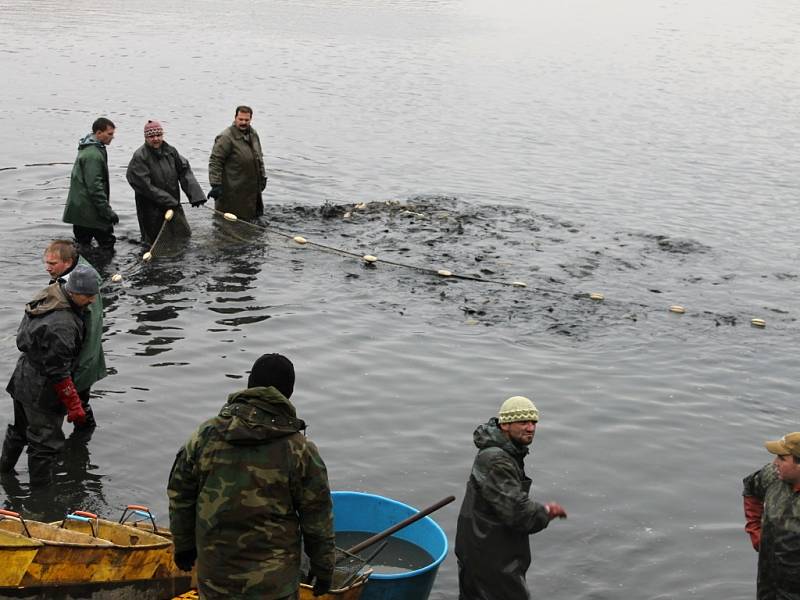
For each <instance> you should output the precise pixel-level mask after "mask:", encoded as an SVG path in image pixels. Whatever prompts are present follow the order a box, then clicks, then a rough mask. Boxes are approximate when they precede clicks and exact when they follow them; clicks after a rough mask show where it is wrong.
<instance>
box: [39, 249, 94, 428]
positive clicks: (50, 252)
mask: <svg viewBox="0 0 800 600" xmlns="http://www.w3.org/2000/svg"><path fill="white" fill-rule="evenodd" d="M78 265H85V266H87V267H89V268H90V269H92V270H93V271H94V270H95V269H94V267H93V266H92V265H91V264H90V263H89V261H87V260H86V259H85V258H84V257H82V256H80V255H79V254H78V250H77V249H76V248H75V244H73V243H72V242H71V241H70V240H53V241H52V242H51V243H50V245H49V246H47V248H46V249H45V251H44V267H45V269H46V270H47V273H48V274H49V275H50V283H55V282H56V281H63V282H65V283H66V282H67V281H68V280H69V277H70V275H71V274H72V272H73V270H74V269H75V267H77V266H78ZM95 275H96V277H97V284H98V286H99V285H100V284H101V283H102V278H101V277H100V275H99V274H97V273H96V272H95ZM83 321H84V323H85V325H86V334H85V336H84V338H83V345H82V346H81V353H80V355H79V356H78V367H77V370H76V371H75V373H74V375H73V376H72V380H73V381H74V382H75V387H76V388H77V390H78V396H79V397H80V399H81V404H82V405H83V411H84V412H85V413H86V419H85V420H84V421H83V423H81V424H79V423H75V429H84V430H89V429H92V428H94V427H96V426H97V422H96V421H95V418H94V411H92V407H91V406H90V405H89V398H90V396H91V391H92V390H91V388H92V386H93V385H94V384H95V383H96V382H98V381H100V380H101V379H102V378H103V377H105V376H106V375H107V372H106V359H105V354H104V353H103V297H102V296H101V295H100V294H99V293H98V294H97V295H96V296H95V299H94V302H92V303H91V304H90V305H89V306H87V307H86V309H85V310H84V312H83Z"/></svg>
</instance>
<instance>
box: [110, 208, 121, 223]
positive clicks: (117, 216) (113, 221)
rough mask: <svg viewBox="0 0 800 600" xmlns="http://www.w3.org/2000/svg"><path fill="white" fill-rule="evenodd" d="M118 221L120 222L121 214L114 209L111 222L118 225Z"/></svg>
mask: <svg viewBox="0 0 800 600" xmlns="http://www.w3.org/2000/svg"><path fill="white" fill-rule="evenodd" d="M109 210H111V209H109ZM117 223H119V215H118V214H117V213H115V212H114V211H113V210H112V211H111V224H112V225H116V224H117Z"/></svg>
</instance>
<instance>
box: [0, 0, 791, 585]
mask: <svg viewBox="0 0 800 600" xmlns="http://www.w3.org/2000/svg"><path fill="white" fill-rule="evenodd" d="M220 11H221V9H220V5H219V4H218V3H212V2H194V3H192V5H191V9H188V8H186V7H183V6H178V5H175V6H171V7H169V6H162V5H161V4H157V3H155V2H151V1H145V2H140V3H138V4H135V5H133V4H131V3H123V2H120V1H110V2H106V3H104V4H103V5H102V7H101V6H99V5H97V4H96V3H94V2H87V1H79V2H70V3H62V2H19V1H17V2H14V1H12V2H6V3H4V6H3V10H2V11H0V33H2V35H0V61H2V67H3V73H4V75H5V78H6V81H7V84H6V85H4V86H2V89H0V107H1V108H0V133H1V134H2V136H3V139H4V140H6V143H5V144H4V145H3V147H2V149H0V169H3V170H0V199H2V202H3V206H4V208H5V212H4V216H3V217H2V218H0V247H2V251H3V252H2V254H3V257H4V258H3V259H2V261H3V274H4V275H5V277H4V281H5V284H6V285H5V291H4V294H3V299H2V301H0V327H2V329H0V337H2V342H3V344H4V345H5V347H6V352H4V353H3V354H2V355H1V356H0V372H4V373H7V374H8V375H10V373H11V371H12V369H13V365H14V362H15V361H16V350H15V348H14V341H13V340H14V333H15V331H16V326H17V324H18V322H19V319H20V318H21V314H22V306H23V304H24V302H25V301H27V300H28V299H29V297H30V296H31V295H32V294H33V293H34V292H35V291H36V290H37V289H38V288H39V287H41V286H42V285H43V284H44V283H46V279H45V277H46V273H45V272H44V269H43V267H42V265H41V253H42V250H43V248H44V246H45V245H46V243H47V242H48V241H49V240H50V239H52V238H54V237H59V236H67V235H69V233H70V231H69V229H68V228H67V227H66V226H65V225H64V224H62V223H61V221H60V215H61V210H62V206H63V202H64V199H65V197H66V192H67V188H68V176H69V170H70V166H71V162H72V160H73V159H74V155H75V148H76V143H77V140H78V138H80V137H81V136H82V135H83V134H85V133H86V132H87V131H88V129H89V126H90V124H91V121H92V120H93V119H94V118H95V117H96V116H98V115H101V114H104V115H107V116H109V117H110V118H112V119H113V120H114V121H115V123H116V124H117V135H116V138H115V139H114V142H113V144H112V145H111V146H110V147H109V162H110V169H111V176H112V182H111V185H112V202H113V204H114V207H115V209H116V210H117V211H118V212H119V213H120V216H121V222H120V225H119V227H118V235H119V237H120V241H119V243H118V245H117V253H116V255H115V256H114V257H113V259H112V260H111V262H110V263H109V264H107V265H99V266H100V267H101V268H102V269H103V271H104V272H105V273H106V274H108V275H110V274H112V273H116V272H120V273H123V274H125V280H124V282H123V284H121V285H110V284H109V285H108V286H107V288H106V294H105V296H106V301H107V303H108V309H107V311H106V326H107V332H106V337H105V342H104V345H105V348H106V352H107V362H108V364H109V367H110V368H111V375H110V376H109V377H108V378H106V379H104V380H103V381H101V382H99V383H98V384H97V385H96V386H95V392H96V393H97V395H98V397H97V398H96V399H95V400H94V406H95V411H96V414H97V418H98V421H99V423H100V426H99V427H98V429H97V431H96V432H95V433H94V435H93V437H92V439H91V441H90V442H89V443H88V445H87V443H86V440H79V439H71V440H70V442H69V446H70V450H69V452H70V454H69V459H68V460H67V462H66V463H65V466H64V469H63V473H62V474H61V475H60V476H59V481H58V483H57V485H56V486H54V487H53V489H52V490H49V491H48V493H47V494H43V495H37V496H34V497H31V495H30V493H29V490H28V489H27V485H26V481H27V473H26V472H25V469H23V470H22V473H21V477H20V485H19V487H17V488H14V487H13V486H10V485H7V486H6V487H5V488H4V491H2V490H0V494H2V495H3V497H4V499H5V505H6V506H8V507H11V508H14V509H16V510H22V511H23V512H25V513H26V514H29V515H32V516H45V517H47V518H48V519H50V518H57V517H59V516H61V515H62V514H63V512H64V511H65V510H66V509H67V508H84V509H87V510H92V511H94V512H98V513H100V514H102V515H106V516H111V517H113V516H116V515H117V514H118V513H119V512H121V510H122V508H123V507H124V505H126V504H128V503H134V502H135V503H143V504H147V505H149V506H150V507H151V508H152V509H153V510H154V512H155V513H156V514H157V515H158V516H159V517H160V519H159V521H160V522H161V523H166V507H167V500H166V494H165V485H166V479H167V475H168V472H169V468H170V465H171V463H172V458H173V456H174V453H175V452H176V451H177V448H178V446H179V445H180V444H181V443H182V442H183V441H184V439H185V438H186V437H187V436H188V435H189V433H190V432H191V431H192V430H193V429H194V428H195V427H196V426H197V425H198V424H199V422H201V421H202V420H204V419H205V418H207V417H209V416H210V415H212V414H214V413H215V412H216V411H217V410H218V408H219V407H220V405H221V404H222V403H223V401H224V399H225V397H226V395H227V394H228V393H230V392H232V391H235V390H237V389H239V388H240V387H243V386H244V382H245V379H244V378H245V377H246V372H247V370H248V369H249V367H250V365H251V364H252V362H253V360H254V359H255V358H256V357H257V356H258V355H260V354H261V353H263V352H271V351H278V352H283V353H285V354H287V355H288V356H289V357H290V358H291V359H292V360H293V361H294V363H295V366H296V370H297V373H298V381H297V385H296V388H295V396H294V397H293V400H294V401H295V403H296V405H297V407H298V412H299V414H300V416H302V417H303V418H304V419H305V420H306V421H307V422H308V424H309V435H310V437H311V438H313V439H314V440H315V442H317V444H318V445H319V447H320V449H321V452H322V454H323V456H324V458H325V460H326V463H327V464H328V469H329V475H330V478H331V482H332V486H333V487H334V488H335V489H339V490H348V489H352V490H361V491H368V492H375V493H380V494H384V495H387V496H390V497H392V498H396V499H398V500H400V501H402V502H405V503H407V504H410V505H412V506H417V507H422V506H427V505H429V504H432V503H433V502H435V501H436V500H438V499H440V498H442V497H445V496H447V495H449V494H454V495H456V496H457V498H458V501H457V502H456V503H453V504H451V505H449V506H448V507H445V508H443V509H442V510H441V511H439V512H438V513H437V514H436V516H435V518H436V520H437V522H439V523H440V524H441V525H442V527H443V528H444V529H445V531H446V532H447V534H448V538H449V540H450V542H451V543H452V540H453V537H454V533H455V523H456V515H457V512H458V504H459V503H460V499H461V497H462V495H463V489H464V484H465V481H466V478H467V476H468V473H469V468H470V464H471V462H472V458H473V456H474V447H473V446H472V443H471V435H472V431H473V429H474V428H475V426H476V425H478V424H479V423H481V422H483V421H485V420H486V419H488V418H489V417H490V416H492V415H493V414H494V411H496V409H497V407H498V406H499V405H500V403H501V402H502V400H503V399H505V398H506V397H508V396H511V395H515V394H524V395H528V396H531V397H532V398H534V399H535V401H536V402H537V405H538V407H539V409H540V411H541V414H542V421H541V424H540V426H539V428H538V430H537V436H536V440H535V442H534V446H533V456H532V457H531V458H530V459H529V460H528V469H529V471H530V473H531V474H532V475H533V477H534V481H535V484H534V493H535V495H536V497H537V498H538V499H540V500H542V501H548V500H552V501H557V502H560V503H561V504H563V505H564V507H565V508H566V510H567V511H568V513H569V519H567V520H566V521H564V522H557V523H554V524H553V526H552V527H551V528H549V529H548V530H546V531H544V532H542V533H541V534H538V535H537V536H535V538H533V553H534V562H533V566H532V568H531V570H530V571H529V574H528V576H529V578H528V579H529V584H530V589H531V591H532V593H533V595H534V597H539V598H551V599H553V600H558V599H570V600H571V599H576V598H578V599H589V598H591V599H599V598H609V599H619V598H631V599H637V600H638V599H641V598H651V599H666V598H688V597H698V598H703V599H704V600H713V599H720V600H722V599H725V600H729V599H744V598H750V597H753V595H754V588H755V584H754V581H755V558H756V556H755V554H754V553H753V551H752V549H751V548H750V544H749V541H748V539H747V536H746V534H744V532H743V531H742V527H743V518H742V511H741V500H740V493H741V491H740V490H741V478H742V477H743V476H745V475H746V474H748V473H749V472H751V471H753V470H755V469H756V468H758V467H760V466H761V465H762V464H764V463H765V462H767V461H768V460H769V455H768V454H767V453H766V451H765V450H764V449H763V447H762V446H761V444H762V442H763V441H764V440H766V439H774V438H776V437H778V436H780V435H782V434H783V433H785V432H787V431H793V430H797V429H800V427H799V426H798V421H797V412H796V406H797V404H796V397H797V384H796V373H797V368H798V361H797V358H796V355H797V352H796V348H797V344H796V340H797V333H798V324H797V320H796V315H797V314H798V309H799V308H800V307H799V306H798V295H797V290H798V287H797V286H798V277H800V274H799V273H798V268H797V263H798V250H797V246H796V243H795V242H796V238H797V226H796V215H797V213H798V203H799V202H800V201H798V198H799V197H800V195H798V193H797V191H798V188H799V187H800V180H799V179H798V169H797V164H798V146H797V140H798V139H800V122H799V121H798V120H797V115H796V101H795V99H796V98H797V97H798V96H800V72H799V71H800V66H798V65H800V63H798V62H797V60H796V57H797V56H799V55H800V47H798V46H800V42H798V40H800V35H798V34H800V8H798V6H797V5H794V4H786V3H781V2H776V1H774V0H767V1H762V2H755V1H754V0H741V1H737V2H734V3H730V2H722V1H721V0H710V1H709V2H703V3H687V2H682V1H678V0H669V1H667V2H655V1H652V0H644V1H638V2H633V1H629V0H620V1H618V2H615V3H612V4H608V3H604V4H601V3H593V2H588V1H586V0H568V1H566V2H563V1H562V2H554V1H549V0H548V1H545V2H540V3H535V4H531V3H523V2H518V1H516V0H505V1H501V2H493V3H490V2H487V1H485V0H468V1H467V2H455V1H447V0H440V1H436V2H432V1H425V2H423V1H415V0H398V1H392V2H382V3H379V4H377V5H376V4H375V3H366V2H363V0H349V1H348V2H329V1H324V2H315V3H307V2H306V3H297V2H287V1H269V2H238V1H237V2H230V3H227V4H226V5H225V9H224V11H225V12H220ZM240 103H248V104H251V105H253V107H254V109H255V115H254V121H253V125H254V127H256V128H257V129H258V131H259V133H260V135H261V139H262V143H263V145H264V148H265V153H266V157H267V169H268V172H269V176H270V180H269V184H268V187H267V218H268V221H269V223H270V227H271V228H273V230H278V231H280V232H286V233H288V234H290V235H295V234H301V235H303V236H305V237H307V238H308V239H309V240H312V241H316V242H319V243H321V244H325V245H329V246H333V247H336V248H343V249H346V250H349V251H352V252H354V253H356V254H357V255H361V254H367V253H369V254H373V255H376V256H378V257H379V258H381V259H387V260H391V261H394V262H400V263H403V264H408V265H415V266H420V267H424V268H426V269H427V268H430V269H433V270H438V269H448V270H450V271H452V272H454V273H456V274H459V275H461V274H463V275H467V276H469V277H473V278H482V279H484V280H492V282H487V281H484V282H477V281H473V280H468V279H467V280H465V279H454V278H442V277H438V276H435V275H432V274H431V273H429V272H426V271H422V270H415V269H409V268H404V267H396V266H391V265H387V264H386V263H380V262H379V263H378V264H377V266H375V267H372V268H370V267H367V266H365V265H364V264H363V263H362V262H361V261H359V260H357V259H354V258H352V257H349V256H346V255H340V254H335V253H329V252H322V251H319V250H317V249H315V248H313V247H311V246H308V245H307V246H298V245H297V244H295V243H294V242H291V241H290V240H288V239H287V238H284V237H282V236H281V235H279V234H278V233H274V232H272V233H267V234H264V233H263V232H253V231H248V230H245V229H244V228H243V226H230V224H228V226H226V227H219V226H217V225H214V224H213V223H212V213H211V212H210V211H209V210H207V209H206V208H198V209H190V208H188V207H187V209H186V210H187V213H188V218H189V221H190V223H191V225H192V227H193V230H194V236H193V238H192V240H191V243H190V244H189V246H188V247H187V248H185V249H184V250H182V251H181V250H179V249H171V250H170V251H167V249H166V248H164V249H162V250H161V251H160V252H157V253H156V259H155V260H154V261H153V262H152V263H150V264H147V265H143V264H142V263H141V260H140V257H141V254H142V252H143V251H144V248H142V247H140V246H139V245H138V243H137V240H138V230H137V225H136V217H135V210H134V207H133V206H134V205H133V194H132V193H131V190H130V189H129V187H128V186H127V183H126V182H125V179H124V171H125V167H126V165H127V162H128V160H129V158H130V156H131V154H132V152H133V151H134V150H135V149H136V148H137V147H138V146H139V145H140V144H141V142H142V140H141V127H142V125H143V124H144V122H145V121H146V120H147V119H149V118H157V119H159V120H161V121H162V122H163V123H164V125H165V128H166V139H167V140H168V141H169V142H170V143H172V144H174V145H175V146H176V147H177V148H178V149H179V150H180V151H181V152H182V153H183V154H184V155H185V156H187V158H188V159H189V160H190V162H191V163H192V165H193V167H194V170H195V173H196V174H197V176H198V179H199V180H200V181H201V183H202V184H203V186H204V187H207V166H206V165H207V157H208V152H209V151H210V148H211V144H212V141H213V138H214V136H215V135H216V134H217V133H218V132H219V131H220V130H221V129H223V128H224V127H225V126H226V125H228V124H229V121H230V119H231V117H232V112H233V108H234V107H235V106H236V105H237V104H240ZM26 165H31V166H26ZM326 203H328V204H327V206H326ZM361 203H364V206H363V208H356V206H359V205H360V204H361ZM348 213H349V216H347V217H345V215H346V214H348ZM513 281H523V282H526V283H527V286H528V287H526V288H520V287H513V286H509V285H505V284H508V283H510V282H513ZM498 282H499V283H498ZM591 292H601V293H603V294H604V295H605V300H604V301H603V302H600V303H598V302H593V301H591V300H589V299H588V294H589V293H591ZM672 304H680V305H683V306H685V307H686V314H684V315H678V314H673V313H670V312H669V311H668V310H667V307H668V306H670V305H672ZM753 317H760V318H763V319H765V320H766V322H767V326H766V328H765V329H757V328H753V327H751V326H750V324H749V323H750V319H751V318H753ZM10 406H11V405H10V402H8V403H7V405H6V407H7V409H8V410H7V411H6V412H5V413H4V414H3V415H2V416H0V427H1V426H2V425H4V424H5V422H7V420H8V419H9V417H10ZM456 589H457V579H456V565H455V559H454V557H453V555H452V554H450V555H449V556H448V558H447V560H446V561H445V563H444V564H443V565H442V567H441V569H440V571H439V575H438V578H437V582H436V585H435V588H434V591H433V593H432V594H431V598H432V599H433V600H443V599H448V600H450V599H454V598H456V597H457V592H456Z"/></svg>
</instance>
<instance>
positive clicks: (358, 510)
mask: <svg viewBox="0 0 800 600" xmlns="http://www.w3.org/2000/svg"><path fill="white" fill-rule="evenodd" d="M332 495H333V528H334V530H335V531H368V532H371V533H380V532H381V531H384V530H385V529H388V528H389V527H391V526H392V525H395V524H397V523H399V522H400V521H402V520H404V519H407V518H408V517H410V516H411V515H414V514H416V513H417V512H419V511H418V510H417V509H414V508H412V507H410V506H408V505H407V504H403V503H402V502H397V501H396V500H392V499H390V498H384V497H383V496H376V495H375V494H365V493H362V492H333V494H332ZM393 537H397V538H400V539H401V540H405V541H407V542H411V543H412V544H416V545H417V546H419V547H420V548H422V549H423V550H425V551H426V552H427V553H428V554H430V555H431V556H432V557H433V562H432V563H431V564H429V565H427V566H425V567H422V568H421V569H417V570H416V571H409V572H407V573H396V574H382V573H379V574H373V575H371V576H370V578H369V581H368V582H367V585H366V586H365V587H364V593H363V594H362V595H361V600H427V598H428V594H430V592H431V587H433V581H434V579H436V573H437V571H438V570H439V565H440V564H442V561H443V560H444V558H445V556H447V536H445V534H444V531H442V528H441V527H439V525H437V524H436V522H435V521H434V520H433V519H431V518H430V517H425V518H423V519H420V520H419V521H417V522H416V523H413V524H411V525H409V526H408V527H405V528H404V529H401V530H400V531H398V532H396V533H394V534H393Z"/></svg>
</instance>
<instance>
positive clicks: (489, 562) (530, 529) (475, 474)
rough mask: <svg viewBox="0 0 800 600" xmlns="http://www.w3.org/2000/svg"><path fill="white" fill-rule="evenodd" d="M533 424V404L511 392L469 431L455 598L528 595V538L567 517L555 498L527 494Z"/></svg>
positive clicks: (504, 599)
mask: <svg viewBox="0 0 800 600" xmlns="http://www.w3.org/2000/svg"><path fill="white" fill-rule="evenodd" d="M538 422H539V411H538V410H537V408H536V406H535V405H534V404H533V402H531V401H530V400H529V399H528V398H525V397H523V396H513V397H511V398H509V399H508V400H506V401H505V402H503V405H502V406H501V407H500V411H499V413H498V414H497V417H492V418H491V419H489V422H488V423H486V424H484V425H480V426H478V428H477V429H476V430H475V433H473V436H472V437H473V441H474V442H475V445H476V446H477V447H478V455H477V456H476V457H475V462H474V463H473V465H472V473H471V474H470V477H469V481H468V482H467V491H466V494H465V495H464V501H463V503H462V504H461V512H460V513H459V514H458V529H457V531H456V557H457V558H458V590H459V594H458V598H459V600H527V599H528V598H530V594H529V593H528V586H527V584H526V582H525V574H526V573H527V571H528V567H529V566H530V564H531V548H530V540H529V539H528V536H530V535H531V534H534V533H536V532H538V531H541V530H542V529H544V528H545V527H547V525H548V524H549V523H550V521H551V520H553V519H555V518H557V517H558V518H561V519H564V518H566V516H567V513H566V512H565V511H564V509H563V508H562V507H561V506H560V505H558V504H556V503H555V502H550V503H547V504H539V503H538V502H535V501H534V500H533V499H531V497H530V492H531V484H532V481H531V479H530V477H528V476H527V475H526V474H525V467H524V464H523V461H524V459H525V456H526V455H527V454H528V446H530V445H531V442H533V436H534V434H535V433H536V424H537V423H538Z"/></svg>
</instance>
